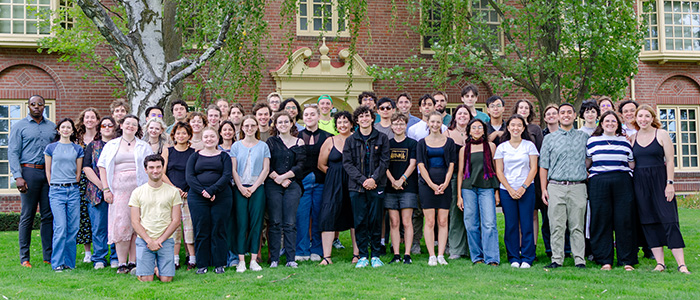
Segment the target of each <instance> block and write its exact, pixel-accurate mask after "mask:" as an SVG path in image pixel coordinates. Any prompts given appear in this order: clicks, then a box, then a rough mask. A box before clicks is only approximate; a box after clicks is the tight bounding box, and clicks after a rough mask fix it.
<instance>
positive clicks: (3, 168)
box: [0, 162, 10, 174]
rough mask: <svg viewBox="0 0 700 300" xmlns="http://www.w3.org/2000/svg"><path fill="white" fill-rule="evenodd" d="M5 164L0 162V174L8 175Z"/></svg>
mask: <svg viewBox="0 0 700 300" xmlns="http://www.w3.org/2000/svg"><path fill="white" fill-rule="evenodd" d="M8 166H9V165H8V164H7V162H0V174H7V173H10V170H9V169H8Z"/></svg>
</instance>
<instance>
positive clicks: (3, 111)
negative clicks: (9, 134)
mask: <svg viewBox="0 0 700 300" xmlns="http://www.w3.org/2000/svg"><path fill="white" fill-rule="evenodd" d="M7 117H9V114H8V107H7V105H0V118H7Z"/></svg>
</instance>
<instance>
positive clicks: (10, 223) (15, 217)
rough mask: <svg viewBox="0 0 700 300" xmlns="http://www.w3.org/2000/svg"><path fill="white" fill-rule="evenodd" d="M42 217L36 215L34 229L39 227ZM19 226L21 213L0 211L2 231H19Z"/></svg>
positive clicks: (0, 229) (0, 228)
mask: <svg viewBox="0 0 700 300" xmlns="http://www.w3.org/2000/svg"><path fill="white" fill-rule="evenodd" d="M40 224H41V217H40V216H39V214H36V216H34V225H33V226H32V229H39V225H40ZM18 227H19V213H0V231H17V229H18Z"/></svg>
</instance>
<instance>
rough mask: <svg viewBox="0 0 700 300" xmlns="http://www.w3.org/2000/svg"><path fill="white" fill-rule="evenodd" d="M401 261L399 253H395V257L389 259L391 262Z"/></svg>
mask: <svg viewBox="0 0 700 300" xmlns="http://www.w3.org/2000/svg"><path fill="white" fill-rule="evenodd" d="M399 262H401V256H400V255H398V254H394V258H392V259H391V260H390V261H389V264H393V263H399Z"/></svg>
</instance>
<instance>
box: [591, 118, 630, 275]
mask: <svg viewBox="0 0 700 300" xmlns="http://www.w3.org/2000/svg"><path fill="white" fill-rule="evenodd" d="M586 147H587V152H586V155H587V159H586V167H587V168H588V171H589V175H588V180H589V184H590V189H589V191H590V194H589V201H590V205H591V248H592V250H593V256H594V257H595V260H596V262H597V263H599V264H601V265H603V267H602V268H601V270H610V269H612V263H613V254H614V250H615V249H614V246H613V245H614V244H613V230H614V231H615V240H614V242H615V245H616V246H617V263H618V265H624V267H625V270H626V271H632V270H634V267H632V266H633V265H635V264H637V263H638V260H637V251H638V249H637V243H636V236H637V233H636V230H637V227H636V226H635V224H636V220H635V212H636V209H635V202H634V186H633V183H632V169H633V168H634V160H633V156H632V146H631V145H630V143H629V142H628V141H627V138H626V137H625V136H624V135H623V134H622V120H621V119H620V117H619V116H618V115H617V114H615V112H613V111H607V112H605V113H604V114H603V116H602V118H601V121H600V122H599V124H598V127H597V128H596V129H595V131H594V132H593V134H592V136H591V137H590V138H589V139H588V143H587V145H586Z"/></svg>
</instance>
